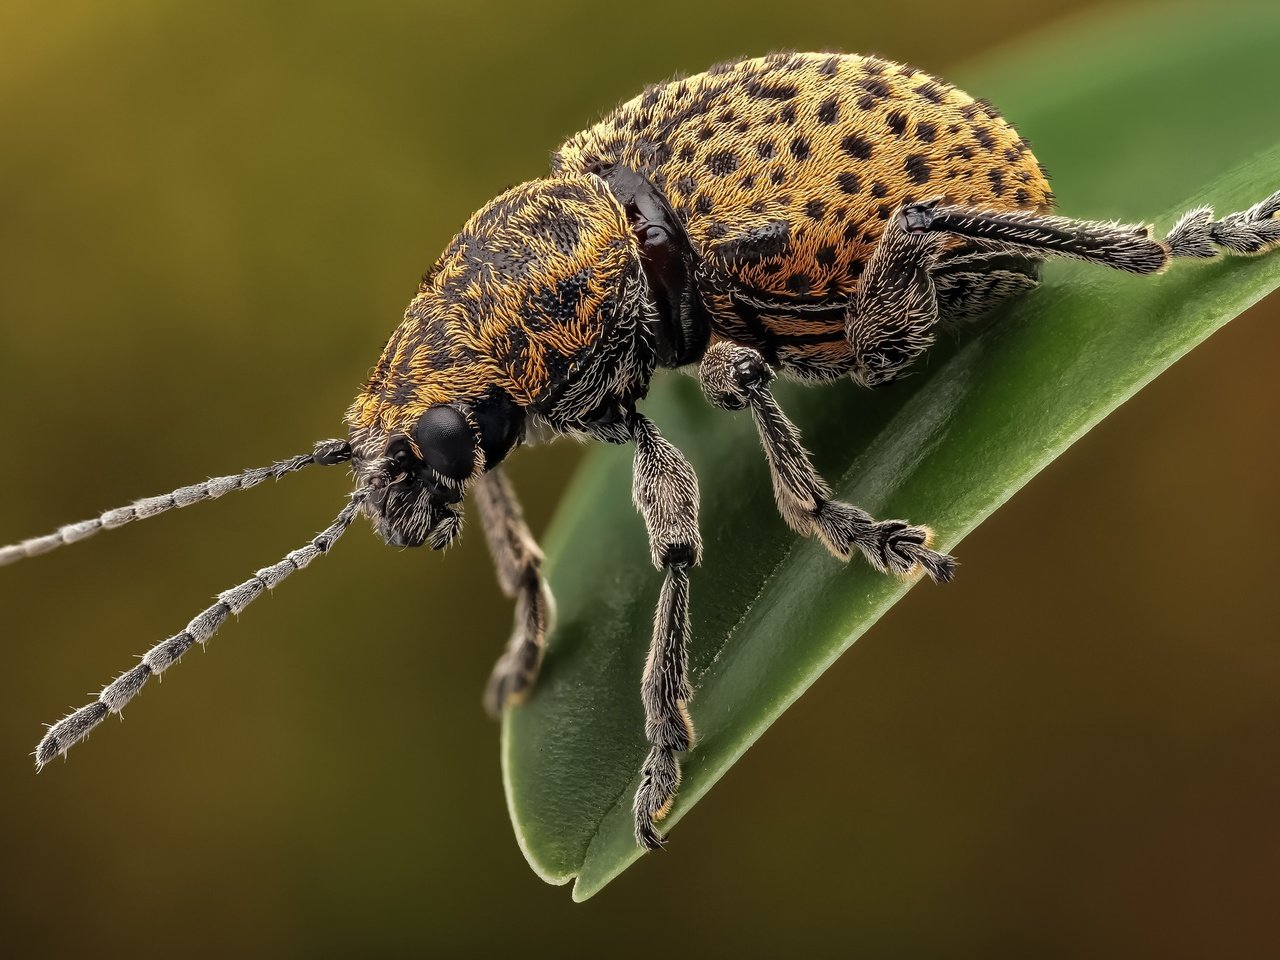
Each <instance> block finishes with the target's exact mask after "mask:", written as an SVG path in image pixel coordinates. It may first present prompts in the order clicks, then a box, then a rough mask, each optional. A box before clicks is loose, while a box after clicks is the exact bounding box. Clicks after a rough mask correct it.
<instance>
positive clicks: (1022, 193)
mask: <svg viewBox="0 0 1280 960" xmlns="http://www.w3.org/2000/svg"><path fill="white" fill-rule="evenodd" d="M1013 202H1014V203H1016V204H1017V205H1018V206H1020V207H1025V206H1027V205H1028V204H1029V203H1031V194H1029V193H1027V191H1026V190H1025V189H1023V188H1022V187H1019V188H1018V189H1017V190H1015V191H1014V194H1013Z"/></svg>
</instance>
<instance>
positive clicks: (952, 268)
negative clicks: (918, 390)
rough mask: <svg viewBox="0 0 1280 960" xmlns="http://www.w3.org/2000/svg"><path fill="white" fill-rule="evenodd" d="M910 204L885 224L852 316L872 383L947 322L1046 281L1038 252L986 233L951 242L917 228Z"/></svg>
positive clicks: (903, 363)
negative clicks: (993, 240) (1000, 242)
mask: <svg viewBox="0 0 1280 960" xmlns="http://www.w3.org/2000/svg"><path fill="white" fill-rule="evenodd" d="M910 209H912V208H911V207H905V206H904V207H900V208H899V210H898V212H897V214H896V215H895V216H893V217H891V218H890V219H889V221H888V222H887V223H886V224H885V229H884V233H883V234H881V236H880V242H879V244H877V246H876V249H875V251H874V252H873V253H872V255H871V259H870V260H869V261H868V263H867V268H866V270H865V271H864V272H863V275H862V281H861V283H860V285H859V287H858V294H857V296H856V298H855V299H854V302H853V303H852V304H851V306H850V309H849V311H848V313H847V314H846V317H845V336H846V337H847V338H848V341H849V346H850V348H851V350H852V353H853V359H852V363H851V364H850V370H849V372H850V374H851V375H852V376H853V378H854V379H855V380H857V381H858V382H859V383H861V384H862V385H863V386H866V387H874V386H877V385H878V384H881V383H886V382H888V381H890V380H892V379H894V378H895V377H897V376H899V375H900V374H901V373H902V372H903V371H904V370H905V369H906V368H907V367H908V366H909V365H910V364H911V362H912V361H913V360H915V359H916V357H918V356H919V355H920V354H921V353H923V352H924V351H925V350H926V349H927V348H928V347H929V346H930V345H931V344H932V343H933V338H934V327H935V326H936V325H937V324H938V323H939V322H956V321H963V320H969V319H972V318H973V317H977V316H981V315H982V314H984V313H986V312H987V311H989V310H990V309H991V308H992V307H994V306H996V305H997V304H998V303H1000V302H1001V301H1003V300H1006V299H1008V298H1009V297H1012V296H1015V295H1017V294H1019V293H1024V292H1025V291H1027V290H1030V289H1031V288H1032V287H1034V286H1035V285H1036V284H1037V283H1038V282H1039V275H1038V268H1039V262H1038V260H1037V259H1036V258H1035V257H1034V256H1028V255H1026V254H1023V253H1020V252H1016V251H1014V252H1011V251H1008V250H1004V249H1000V248H998V247H996V246H995V245H993V244H990V243H988V242H985V241H982V240H978V241H974V242H972V243H970V244H967V245H965V246H963V247H961V248H960V249H958V250H957V249H954V248H948V246H947V244H948V243H950V242H952V241H951V240H950V239H949V238H948V237H946V236H945V235H944V234H942V233H933V232H929V231H913V230H911V229H909V226H908V219H907V217H906V212H907V211H908V210H910Z"/></svg>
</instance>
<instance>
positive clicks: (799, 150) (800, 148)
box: [791, 137, 809, 161]
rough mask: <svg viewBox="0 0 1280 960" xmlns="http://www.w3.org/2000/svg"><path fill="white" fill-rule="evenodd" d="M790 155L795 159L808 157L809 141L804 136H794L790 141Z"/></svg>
mask: <svg viewBox="0 0 1280 960" xmlns="http://www.w3.org/2000/svg"><path fill="white" fill-rule="evenodd" d="M791 155H792V156H793V157H795V158H796V159H797V160H801V161H803V160H808V159H809V141H808V140H807V139H806V138H804V137H796V138H795V139H794V140H792V141H791Z"/></svg>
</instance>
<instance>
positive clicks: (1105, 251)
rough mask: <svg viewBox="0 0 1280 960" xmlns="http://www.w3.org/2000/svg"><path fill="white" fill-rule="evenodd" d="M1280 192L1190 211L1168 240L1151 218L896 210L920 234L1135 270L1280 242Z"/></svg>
mask: <svg viewBox="0 0 1280 960" xmlns="http://www.w3.org/2000/svg"><path fill="white" fill-rule="evenodd" d="M1277 214H1280V192H1277V193H1273V194H1272V195H1271V196H1270V197H1268V198H1267V199H1265V200H1263V201H1262V202H1261V203H1257V204H1254V205H1253V206H1252V207H1250V208H1249V209H1248V210H1242V211H1240V212H1239V213H1232V214H1228V215H1227V216H1225V217H1223V218H1222V219H1221V220H1215V219H1213V210H1212V208H1210V207H1198V208H1197V209H1195V210H1191V211H1188V212H1187V213H1185V214H1183V215H1182V217H1181V218H1180V219H1179V220H1178V222H1177V223H1176V224H1175V225H1174V227H1173V229H1172V230H1170V231H1169V233H1168V235H1167V236H1166V237H1165V238H1164V239H1163V240H1156V239H1154V238H1153V237H1152V235H1151V227H1149V226H1147V225H1145V224H1122V223H1101V222H1097V221H1092V220H1071V219H1068V218H1067V217H1056V216H1050V215H1047V214H1041V213H1034V212H1032V211H1027V210H1011V211H996V210H981V209H975V208H969V207H955V206H944V205H943V204H942V203H941V201H938V200H932V201H929V202H927V203H914V204H909V205H907V206H904V207H902V208H901V209H900V210H899V212H898V214H897V216H896V217H895V218H894V219H896V220H897V221H898V222H899V225H900V227H901V228H902V229H904V230H906V231H907V232H909V233H911V234H915V235H929V234H951V235H953V236H962V237H971V238H973V239H977V240H986V241H990V242H994V243H997V244H999V245H1000V246H1002V247H1004V248H1005V249H1008V250H1018V251H1024V252H1027V253H1032V254H1038V255H1044V254H1054V255H1057V256H1062V257H1071V258H1073V259H1076V260H1085V261H1087V262H1089V263H1098V264H1102V265H1103V266H1106V267H1114V268H1115V269H1117V270H1126V271H1128V272H1130V273H1156V272H1158V271H1160V270H1163V269H1164V268H1165V267H1167V266H1168V265H1169V261H1170V260H1171V259H1173V258H1175V257H1186V258H1192V259H1209V258H1212V257H1216V256H1218V254H1219V253H1221V252H1222V251H1224V250H1225V251H1226V252H1227V253H1231V254H1238V255H1244V256H1251V255H1253V254H1259V253H1265V252H1266V251H1268V250H1270V249H1272V248H1273V247H1275V246H1277V245H1280V219H1278V218H1277Z"/></svg>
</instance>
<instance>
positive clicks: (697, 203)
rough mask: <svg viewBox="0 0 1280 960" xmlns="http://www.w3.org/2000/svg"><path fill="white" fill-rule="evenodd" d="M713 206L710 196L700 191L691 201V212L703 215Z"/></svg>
mask: <svg viewBox="0 0 1280 960" xmlns="http://www.w3.org/2000/svg"><path fill="white" fill-rule="evenodd" d="M713 206H714V204H713V203H712V202H711V197H710V196H708V195H707V194H705V193H700V194H698V196H697V197H696V198H695V199H694V201H693V212H694V213H697V214H701V215H702V216H704V217H705V216H706V215H707V214H709V213H710V212H711V209H712V207H713Z"/></svg>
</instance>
